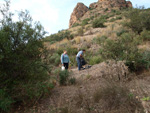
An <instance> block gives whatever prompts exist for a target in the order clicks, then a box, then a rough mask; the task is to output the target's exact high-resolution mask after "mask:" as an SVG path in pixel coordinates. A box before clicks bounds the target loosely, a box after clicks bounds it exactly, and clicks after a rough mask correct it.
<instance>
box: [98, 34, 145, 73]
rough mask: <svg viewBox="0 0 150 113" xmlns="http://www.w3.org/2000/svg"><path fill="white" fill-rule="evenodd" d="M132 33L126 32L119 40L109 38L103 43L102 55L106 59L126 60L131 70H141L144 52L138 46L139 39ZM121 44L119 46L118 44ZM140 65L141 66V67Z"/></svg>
mask: <svg viewBox="0 0 150 113" xmlns="http://www.w3.org/2000/svg"><path fill="white" fill-rule="evenodd" d="M133 37H135V36H134V35H132V34H129V33H124V34H122V35H121V37H119V38H118V39H117V40H111V39H107V40H106V42H105V43H104V44H102V49H101V50H100V51H101V55H102V56H103V58H104V59H114V60H117V61H118V60H124V61H126V65H127V66H129V69H130V70H131V71H137V70H140V68H141V66H142V67H143V68H145V67H144V65H142V64H141V57H142V53H140V52H139V50H138V48H137V46H138V44H139V43H138V41H137V39H136V38H133ZM118 45H119V46H118ZM139 67H140V68H139Z"/></svg>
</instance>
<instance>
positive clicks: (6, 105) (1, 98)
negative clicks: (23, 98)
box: [0, 89, 14, 112]
mask: <svg viewBox="0 0 150 113" xmlns="http://www.w3.org/2000/svg"><path fill="white" fill-rule="evenodd" d="M12 103H14V102H13V100H12V98H11V97H9V96H8V95H7V94H6V92H5V91H4V90H3V89H0V109H2V110H3V111H6V112H8V111H9V110H10V108H11V104H12Z"/></svg>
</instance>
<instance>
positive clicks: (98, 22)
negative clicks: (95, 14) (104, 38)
mask: <svg viewBox="0 0 150 113" xmlns="http://www.w3.org/2000/svg"><path fill="white" fill-rule="evenodd" d="M104 22H106V20H105V19H102V20H101V19H96V20H94V21H93V23H92V27H93V28H98V27H101V28H103V27H106V26H105V25H104Z"/></svg>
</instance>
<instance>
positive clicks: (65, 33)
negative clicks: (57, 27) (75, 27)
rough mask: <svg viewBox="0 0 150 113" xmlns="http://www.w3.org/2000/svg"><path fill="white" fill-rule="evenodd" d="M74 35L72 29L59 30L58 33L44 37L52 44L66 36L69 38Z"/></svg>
mask: <svg viewBox="0 0 150 113" xmlns="http://www.w3.org/2000/svg"><path fill="white" fill-rule="evenodd" d="M73 37H74V36H73V35H72V34H71V33H70V31H59V32H58V33H56V34H52V35H50V36H48V37H46V38H45V39H44V41H49V42H50V43H51V44H53V43H55V42H57V41H61V40H63V39H65V38H67V39H73Z"/></svg>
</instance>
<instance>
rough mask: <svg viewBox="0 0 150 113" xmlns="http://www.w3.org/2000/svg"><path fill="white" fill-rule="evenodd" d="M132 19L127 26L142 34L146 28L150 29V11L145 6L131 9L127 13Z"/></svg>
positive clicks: (127, 16)
mask: <svg viewBox="0 0 150 113" xmlns="http://www.w3.org/2000/svg"><path fill="white" fill-rule="evenodd" d="M125 16H126V18H128V19H130V21H129V22H126V23H125V26H127V27H129V28H131V29H132V30H133V31H134V32H137V33H138V34H140V33H141V32H142V31H143V30H144V29H145V30H150V12H149V10H148V9H147V10H146V9H144V8H135V9H131V10H130V11H128V12H127V13H126V14H125Z"/></svg>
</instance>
